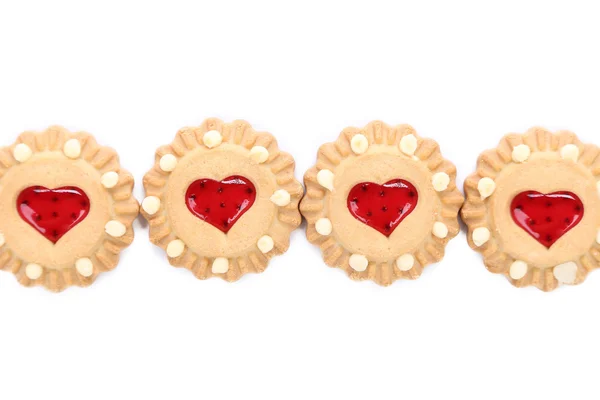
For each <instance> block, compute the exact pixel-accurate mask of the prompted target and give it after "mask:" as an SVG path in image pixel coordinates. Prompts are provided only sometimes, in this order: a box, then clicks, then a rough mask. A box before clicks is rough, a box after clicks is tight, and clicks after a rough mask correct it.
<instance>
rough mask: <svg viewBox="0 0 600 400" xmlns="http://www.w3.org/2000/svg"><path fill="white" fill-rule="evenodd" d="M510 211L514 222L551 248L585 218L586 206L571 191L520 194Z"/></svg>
mask: <svg viewBox="0 0 600 400" xmlns="http://www.w3.org/2000/svg"><path fill="white" fill-rule="evenodd" d="M510 211H511V214H512V217H513V220H514V221H515V223H516V224H517V225H518V226H520V227H521V228H522V229H523V230H525V232H527V233H529V234H530V235H531V236H532V237H533V238H535V239H536V240H537V241H538V242H540V243H541V244H543V245H544V246H546V247H547V248H550V247H552V245H553V244H554V243H556V241H557V240H558V239H560V238H561V237H562V236H563V235H564V234H565V233H567V232H568V231H570V230H571V229H573V228H574V227H575V226H576V225H577V224H578V223H579V222H581V219H582V218H583V212H584V209H583V203H582V202H581V200H580V199H579V197H577V195H576V194H574V193H571V192H554V193H549V194H543V193H540V192H535V191H527V192H522V193H519V194H518V195H517V196H516V197H515V198H514V199H513V201H512V203H511V206H510Z"/></svg>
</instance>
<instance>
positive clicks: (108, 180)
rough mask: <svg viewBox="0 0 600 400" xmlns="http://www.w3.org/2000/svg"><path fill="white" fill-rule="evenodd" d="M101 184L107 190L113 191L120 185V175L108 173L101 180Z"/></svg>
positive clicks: (112, 172)
mask: <svg viewBox="0 0 600 400" xmlns="http://www.w3.org/2000/svg"><path fill="white" fill-rule="evenodd" d="M100 183H102V186H104V187H105V188H107V189H112V188H114V187H115V186H117V183H119V174H117V173H116V172H114V171H111V172H107V173H105V174H104V175H102V177H101V178H100Z"/></svg>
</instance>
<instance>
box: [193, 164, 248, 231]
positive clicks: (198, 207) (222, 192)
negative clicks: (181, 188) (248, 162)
mask: <svg viewBox="0 0 600 400" xmlns="http://www.w3.org/2000/svg"><path fill="white" fill-rule="evenodd" d="M255 198H256V190H255V189H254V185H253V184H252V182H250V181H249V180H248V179H246V178H244V177H243V176H238V175H235V176H230V177H228V178H225V179H223V180H222V181H220V182H219V181H215V180H213V179H198V180H197V181H195V182H194V183H192V184H191V185H190V186H189V187H188V190H187V193H186V194H185V201H186V203H187V206H188V209H189V210H190V212H191V213H192V214H194V215H195V216H196V217H198V218H200V219H201V220H203V221H206V222H208V223H209V224H211V225H212V226H214V227H215V228H217V229H219V230H221V231H222V232H224V233H227V232H229V230H230V229H231V228H232V227H233V225H234V224H235V223H236V222H237V221H238V220H239V219H240V218H241V217H242V215H244V213H245V212H246V211H248V210H249V209H250V207H252V204H254V200H255Z"/></svg>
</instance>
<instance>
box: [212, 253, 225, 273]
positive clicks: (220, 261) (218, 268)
mask: <svg viewBox="0 0 600 400" xmlns="http://www.w3.org/2000/svg"><path fill="white" fill-rule="evenodd" d="M211 269H212V272H213V274H224V273H226V272H227V271H229V260H228V259H226V258H224V257H217V258H215V260H214V261H213V263H212V268H211Z"/></svg>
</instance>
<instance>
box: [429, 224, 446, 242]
mask: <svg viewBox="0 0 600 400" xmlns="http://www.w3.org/2000/svg"><path fill="white" fill-rule="evenodd" d="M433 235H434V236H435V237H438V238H440V239H445V238H446V237H447V236H448V227H447V226H446V225H445V224H444V223H443V222H439V221H438V222H436V223H434V224H433Z"/></svg>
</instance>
